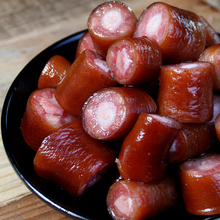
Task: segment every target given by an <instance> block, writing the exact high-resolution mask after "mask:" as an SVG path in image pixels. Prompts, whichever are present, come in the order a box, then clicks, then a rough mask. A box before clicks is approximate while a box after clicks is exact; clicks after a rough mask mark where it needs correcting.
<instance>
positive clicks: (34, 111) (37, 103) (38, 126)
mask: <svg viewBox="0 0 220 220" xmlns="http://www.w3.org/2000/svg"><path fill="white" fill-rule="evenodd" d="M54 93H55V89H54V88H45V89H40V90H35V91H34V92H33V93H32V94H31V95H30V97H29V98H28V101H27V106H26V110H25V113H24V116H23V118H22V120H21V132H22V135H23V138H24V140H25V142H26V143H27V144H28V145H29V146H30V147H31V148H32V149H34V150H37V149H38V148H39V147H40V145H41V142H42V141H43V139H44V138H45V137H46V136H48V135H49V134H51V133H52V132H54V131H56V130H57V129H58V128H59V127H61V126H62V125H64V124H66V123H68V122H70V121H72V120H73V119H74V117H73V116H72V115H69V114H68V113H66V112H65V111H64V110H63V109H62V108H61V107H60V105H59V104H58V103H57V101H56V99H55V96H54Z"/></svg>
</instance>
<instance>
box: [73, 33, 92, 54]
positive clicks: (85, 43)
mask: <svg viewBox="0 0 220 220" xmlns="http://www.w3.org/2000/svg"><path fill="white" fill-rule="evenodd" d="M84 50H92V51H96V50H95V47H94V44H93V41H92V38H91V36H90V33H89V32H88V31H87V32H85V34H84V35H83V36H82V37H81V39H80V40H79V42H78V45H77V48H76V55H75V58H77V57H78V56H79V55H80V54H81V53H82V52H83V51H84Z"/></svg>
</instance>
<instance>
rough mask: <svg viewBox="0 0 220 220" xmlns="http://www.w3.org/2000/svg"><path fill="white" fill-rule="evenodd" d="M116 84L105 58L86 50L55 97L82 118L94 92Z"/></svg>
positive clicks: (73, 65)
mask: <svg viewBox="0 0 220 220" xmlns="http://www.w3.org/2000/svg"><path fill="white" fill-rule="evenodd" d="M116 85H118V83H117V82H116V81H115V80H114V79H113V78H112V76H111V71H110V69H109V68H108V67H107V63H106V61H105V59H104V58H103V57H102V56H101V55H99V54H98V53H96V52H94V51H91V50H84V51H83V52H82V53H81V54H80V55H79V56H78V57H77V59H76V60H75V61H74V62H73V64H72V65H71V67H70V70H69V72H68V74H67V75H66V77H65V79H64V80H63V81H62V83H61V84H59V86H57V87H56V91H55V97H56V99H57V101H58V103H59V104H60V105H61V106H62V108H63V109H65V111H67V112H69V113H70V114H72V115H73V116H75V117H77V118H81V117H82V107H83V105H84V103H85V102H86V100H87V99H88V98H89V97H90V96H91V95H93V93H95V92H97V91H99V90H100V89H103V88H107V87H110V86H116Z"/></svg>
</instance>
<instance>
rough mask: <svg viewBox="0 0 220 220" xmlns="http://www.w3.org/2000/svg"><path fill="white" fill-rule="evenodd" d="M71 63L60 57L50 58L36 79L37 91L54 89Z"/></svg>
mask: <svg viewBox="0 0 220 220" xmlns="http://www.w3.org/2000/svg"><path fill="white" fill-rule="evenodd" d="M70 66H71V62H69V61H68V60H67V59H66V58H64V57H63V56H60V55H54V56H52V57H51V58H50V59H49V60H48V62H47V63H46V65H45V66H44V68H43V70H42V72H41V74H40V77H39V79H38V89H41V88H46V87H56V86H57V85H58V84H60V83H61V82H62V80H63V78H64V77H65V75H66V74H67V72H68V71H69V68H70Z"/></svg>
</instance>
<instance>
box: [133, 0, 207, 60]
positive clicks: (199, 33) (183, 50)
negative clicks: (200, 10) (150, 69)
mask: <svg viewBox="0 0 220 220" xmlns="http://www.w3.org/2000/svg"><path fill="white" fill-rule="evenodd" d="M192 30H193V31H192ZM141 36H148V37H151V38H153V39H155V40H156V41H157V43H158V44H159V46H160V48H161V50H162V54H163V63H166V64H168V63H180V62H184V61H196V60H197V59H198V57H199V55H200V53H201V52H202V51H203V50H204V48H205V43H206V35H205V28H204V25H203V23H202V22H201V19H200V17H199V16H198V15H197V14H195V13H193V12H190V11H187V10H183V9H180V8H176V7H174V6H171V5H168V4H166V3H162V2H156V3H153V4H151V5H150V6H149V7H147V8H146V9H145V10H144V11H143V13H142V14H141V16H140V18H139V19H138V23H137V25H136V29H135V32H134V37H141ZM191 48H193V50H192V49H191Z"/></svg>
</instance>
